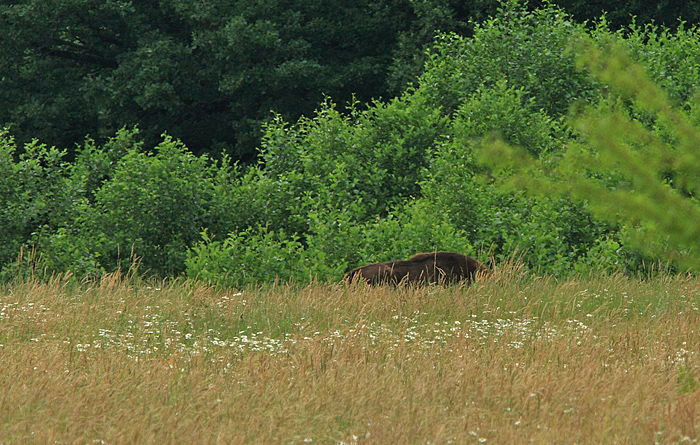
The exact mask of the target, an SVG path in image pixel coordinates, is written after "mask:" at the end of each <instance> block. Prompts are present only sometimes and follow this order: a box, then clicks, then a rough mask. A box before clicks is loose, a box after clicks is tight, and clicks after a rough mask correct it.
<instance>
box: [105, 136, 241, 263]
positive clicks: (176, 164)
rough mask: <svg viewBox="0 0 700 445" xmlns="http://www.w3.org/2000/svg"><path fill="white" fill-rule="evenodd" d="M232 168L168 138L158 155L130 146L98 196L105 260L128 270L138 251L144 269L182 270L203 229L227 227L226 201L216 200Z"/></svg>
mask: <svg viewBox="0 0 700 445" xmlns="http://www.w3.org/2000/svg"><path fill="white" fill-rule="evenodd" d="M228 169H229V167H227V166H225V165H224V166H219V165H218V164H217V163H214V162H210V161H209V159H208V158H207V157H206V156H202V157H195V156H193V155H192V154H191V153H189V152H188V151H187V150H186V148H185V147H184V145H183V144H182V143H180V142H177V141H174V140H173V139H172V138H170V137H169V136H165V139H164V140H163V142H161V143H160V144H159V145H158V146H157V147H156V148H155V153H154V154H149V153H144V152H141V151H140V150H139V149H138V148H131V149H129V150H128V151H127V153H126V155H124V157H122V158H121V159H120V160H119V162H118V164H117V166H116V169H115V171H114V175H113V176H112V177H111V178H110V179H109V180H108V181H106V182H105V183H104V184H103V185H102V187H101V188H100V189H99V190H98V191H97V193H96V195H95V204H94V208H95V211H94V212H93V213H92V215H93V217H94V221H93V224H94V227H95V229H96V230H98V231H99V232H101V233H103V234H105V235H106V236H105V244H104V245H103V246H102V248H103V253H102V259H101V261H102V264H103V265H105V266H106V267H109V268H112V267H114V266H117V267H123V268H128V267H129V266H130V264H131V261H132V259H131V257H132V254H133V255H135V256H137V257H138V258H140V259H141V266H142V267H143V270H144V272H147V273H150V274H155V275H161V276H169V275H174V274H178V273H181V272H183V271H184V269H185V266H184V260H185V257H186V255H187V248H188V247H189V246H191V245H193V244H194V243H195V242H196V241H197V240H198V239H199V238H200V235H199V234H200V232H201V231H202V230H203V229H204V228H209V227H212V226H218V228H223V227H225V226H226V225H227V224H226V223H225V221H221V218H225V217H226V213H224V212H226V210H225V208H224V207H225V205H224V204H223V203H221V202H219V201H217V200H219V199H221V198H222V196H221V195H222V193H221V189H222V188H225V186H226V184H225V183H226V182H227V181H230V176H229V171H228ZM224 196H225V195H224ZM239 210H240V209H229V210H228V212H237V211H239ZM217 232H218V230H217ZM217 234H218V233H217Z"/></svg>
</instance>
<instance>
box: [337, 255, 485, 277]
mask: <svg viewBox="0 0 700 445" xmlns="http://www.w3.org/2000/svg"><path fill="white" fill-rule="evenodd" d="M477 273H478V274H483V275H488V274H489V273H490V271H489V269H488V268H487V267H486V266H484V265H483V264H481V263H480V262H478V261H477V260H475V259H474V258H471V257H468V256H466V255H462V254H461V253H454V252H430V253H418V254H416V255H413V256H412V257H411V258H409V259H408V260H406V261H391V262H388V263H374V264H368V265H367V266H362V267H358V268H357V269H353V270H351V271H350V272H348V273H347V274H346V275H345V281H346V282H353V281H356V280H362V281H365V282H367V283H369V284H388V283H391V284H399V283H454V282H457V281H461V280H466V281H467V282H470V281H473V280H474V276H475V275H476V274H477Z"/></svg>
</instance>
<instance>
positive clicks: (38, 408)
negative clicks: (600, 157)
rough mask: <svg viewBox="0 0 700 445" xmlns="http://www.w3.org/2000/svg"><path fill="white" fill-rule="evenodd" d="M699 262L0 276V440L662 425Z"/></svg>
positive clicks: (464, 433)
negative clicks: (222, 283)
mask: <svg viewBox="0 0 700 445" xmlns="http://www.w3.org/2000/svg"><path fill="white" fill-rule="evenodd" d="M699 304H700V280H699V279H696V278H687V277H681V276H659V277H656V278H651V279H647V280H637V279H629V278H626V277H623V276H617V275H613V276H600V277H579V278H576V279H571V280H564V281H558V280H555V279H553V278H546V277H545V278H537V277H533V276H529V275H526V274H524V273H521V272H519V271H517V270H510V271H506V272H497V273H496V274H494V276H493V277H492V279H490V280H488V281H480V282H477V283H475V284H473V285H472V286H469V287H460V286H452V287H447V288H443V287H439V286H435V287H426V288H418V289H415V288H398V289H396V288H381V287H380V288H369V287H363V286H357V287H355V286H350V287H346V286H345V285H339V284H338V285H328V284H326V285H323V284H314V285H309V286H293V285H285V286H273V287H271V288H267V289H261V288H248V289H243V290H242V291H238V290H233V289H216V288H213V287H208V286H204V285H202V284H198V283H196V282H190V281H184V282H177V281H176V282H170V283H160V284H159V283H144V282H138V281H137V280H135V279H126V278H123V277H120V276H118V275H107V276H105V277H104V278H103V279H102V280H101V281H98V282H93V283H86V284H74V283H71V282H69V281H65V280H62V279H54V280H51V281H47V282H40V281H31V280H29V281H26V282H16V283H14V284H10V285H6V286H5V287H3V288H1V289H0V345H1V346H0V357H1V359H2V366H0V381H1V382H2V386H1V388H2V389H0V442H1V443H26V442H34V443H49V442H50V443H110V444H111V443H290V444H291V443H300V444H301V443H328V444H331V443H334V444H341V443H344V444H355V443H357V444H359V443H530V442H534V443H630V444H633V443H654V442H657V443H679V442H686V441H687V442H695V441H696V440H697V435H698V432H699V425H700V418H699V416H700V409H698V408H699V406H700V405H699V403H698V402H699V398H700V388H698V380H699V379H700V374H699V372H700V369H699V362H698V345H699V344H700V333H699V329H698V326H699V323H698V322H699V321H700V314H699V313H698V312H699V311H698V305H699Z"/></svg>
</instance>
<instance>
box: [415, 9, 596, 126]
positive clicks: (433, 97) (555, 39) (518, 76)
mask: <svg viewBox="0 0 700 445" xmlns="http://www.w3.org/2000/svg"><path fill="white" fill-rule="evenodd" d="M585 35H586V30H585V28H584V27H583V26H582V25H578V24H575V23H573V22H572V21H571V20H570V18H569V16H568V15H567V14H566V13H565V12H563V11H562V10H560V9H557V8H556V7H555V6H553V5H551V4H546V5H545V6H544V7H542V8H540V9H537V10H534V11H527V10H526V9H525V8H524V7H523V6H522V5H521V4H520V2H518V1H507V2H504V3H503V5H502V7H501V8H500V9H499V11H498V14H497V15H496V16H495V17H493V18H491V19H489V20H487V21H486V22H484V23H483V24H479V25H476V26H475V29H474V35H473V37H462V36H457V35H454V34H452V35H443V36H442V37H441V38H440V39H438V40H437V42H436V44H435V47H434V48H433V49H432V50H431V52H430V58H429V60H428V62H427V64H426V69H425V73H424V74H423V75H422V76H421V78H420V87H419V91H421V92H422V93H423V94H425V96H426V97H427V98H429V99H430V102H431V103H432V104H434V105H435V106H439V107H442V108H443V109H444V110H445V112H447V113H448V114H449V113H452V112H453V111H455V110H456V109H457V108H459V106H460V104H462V103H463V102H464V101H466V100H468V99H469V98H470V97H471V96H472V95H473V94H474V93H475V92H476V91H478V89H479V88H480V87H482V86H484V87H486V88H492V87H493V86H494V85H496V84H497V83H498V82H499V81H502V80H506V81H507V82H508V85H509V86H511V87H512V88H514V89H516V90H522V93H523V94H522V99H523V101H524V104H523V105H527V106H531V107H532V109H533V110H535V111H539V110H543V111H544V112H545V113H546V114H547V115H549V116H551V117H553V118H557V117H560V116H563V115H565V114H566V113H567V111H568V108H569V106H570V105H571V104H572V103H573V102H574V101H575V100H579V99H586V100H588V99H595V98H596V96H597V94H598V91H599V88H598V86H597V84H596V82H595V81H594V80H593V79H592V78H591V77H590V76H588V75H587V73H586V72H585V70H583V69H580V68H577V67H576V63H575V61H576V58H575V54H573V53H572V52H570V48H571V46H572V44H573V43H574V42H576V41H578V40H580V39H581V38H582V37H584V36H585ZM528 104H529V105H528Z"/></svg>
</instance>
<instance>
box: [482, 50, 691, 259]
mask: <svg viewBox="0 0 700 445" xmlns="http://www.w3.org/2000/svg"><path fill="white" fill-rule="evenodd" d="M601 43H602V49H601V48H598V47H597V46H596V44H595V43H593V42H591V43H589V44H587V45H585V46H584V49H585V50H581V51H580V54H582V56H581V58H580V60H581V63H582V64H583V65H585V66H586V67H587V68H588V69H590V70H591V71H592V72H593V73H594V74H595V75H596V76H598V77H599V78H600V79H601V81H603V82H605V83H606V84H609V85H610V86H611V90H612V91H611V92H612V96H611V97H610V98H609V99H608V100H606V101H604V102H602V103H601V104H599V105H598V106H596V107H588V108H585V109H583V110H582V111H581V112H580V113H579V114H578V115H577V116H576V117H575V119H574V123H575V126H576V128H577V129H578V130H579V131H580V132H581V134H582V135H583V137H582V138H581V142H580V143H579V144H572V145H571V146H570V147H569V148H568V149H567V150H566V151H565V152H564V153H563V154H562V156H561V158H560V159H559V160H558V162H557V163H556V165H553V164H549V165H547V166H543V165H541V164H540V163H531V162H520V161H519V160H518V159H523V157H522V156H520V158H518V155H517V154H515V153H514V152H512V149H509V148H506V147H502V146H501V147H500V148H498V149H500V150H503V149H505V150H503V152H509V153H508V155H507V156H505V157H500V158H499V157H496V156H495V155H494V154H495V152H494V151H493V148H492V149H491V150H490V152H489V151H487V152H486V153H485V154H484V156H483V157H482V158H483V159H484V160H490V163H491V165H492V166H494V165H496V166H498V168H503V167H504V164H503V162H498V160H499V159H500V160H504V159H507V160H510V162H509V161H506V162H507V163H508V167H509V168H513V169H515V170H517V171H518V174H517V175H516V176H515V177H514V178H513V181H512V184H515V185H516V186H517V187H527V188H529V189H530V190H533V191H535V192H540V193H541V192H550V193H555V194H566V195H570V196H572V197H573V198H574V199H577V200H586V201H588V203H589V204H588V207H589V208H590V210H591V211H592V212H593V213H594V214H595V215H597V216H598V217H600V218H605V219H608V220H611V221H621V222H624V223H625V224H627V225H628V227H629V230H627V231H626V232H625V240H624V241H625V242H626V243H627V244H628V245H629V246H630V247H632V248H636V249H640V250H641V251H643V252H646V253H647V254H651V255H652V256H653V257H656V258H667V259H671V260H673V261H674V262H676V264H678V265H680V266H681V267H682V268H683V269H688V268H690V269H694V268H696V267H697V264H698V260H699V259H700V250H699V249H698V248H699V247H700V245H698V240H700V232H699V230H700V229H698V227H697V224H696V223H695V222H696V221H697V220H698V218H700V206H699V205H698V202H697V199H696V197H695V196H696V194H697V193H698V192H699V191H700V182H699V181H698V178H699V177H700V171H698V163H697V159H699V158H700V152H698V147H699V146H700V144H699V143H700V130H699V129H698V128H697V127H696V126H694V125H693V124H692V122H691V121H690V119H689V117H688V116H687V114H686V113H685V112H684V111H683V110H679V109H677V108H674V107H673V105H672V102H671V101H670V100H669V99H668V96H667V95H666V94H665V92H664V91H662V89H661V87H659V86H657V85H656V84H654V83H653V82H652V81H651V80H650V79H649V77H648V76H647V75H646V73H645V72H644V70H643V68H642V67H641V66H640V65H638V64H635V63H633V62H632V61H631V59H630V58H629V57H628V56H627V55H626V54H625V52H624V50H623V49H622V48H621V47H620V46H619V45H618V44H616V42H614V41H602V42H601ZM630 103H631V104H632V106H631V107H630V106H628V105H627V104H630ZM630 110H632V112H631V111H630ZM634 110H639V111H641V112H643V113H645V114H646V115H648V116H650V117H651V118H652V119H653V121H654V122H658V123H659V125H658V126H656V128H658V127H663V128H664V130H663V133H664V134H668V133H669V132H670V133H672V134H673V135H674V138H673V139H672V140H668V138H665V137H663V134H661V135H660V134H659V132H657V131H655V129H654V128H653V127H652V128H650V127H649V126H648V125H647V122H646V121H640V120H639V119H637V118H636V116H637V114H636V113H635V112H634ZM526 165H527V166H528V167H525V166H526ZM607 173H610V175H613V174H614V175H617V176H619V177H621V178H622V180H621V181H617V182H614V183H610V182H607V181H603V180H601V176H602V177H608V176H609V175H607Z"/></svg>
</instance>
